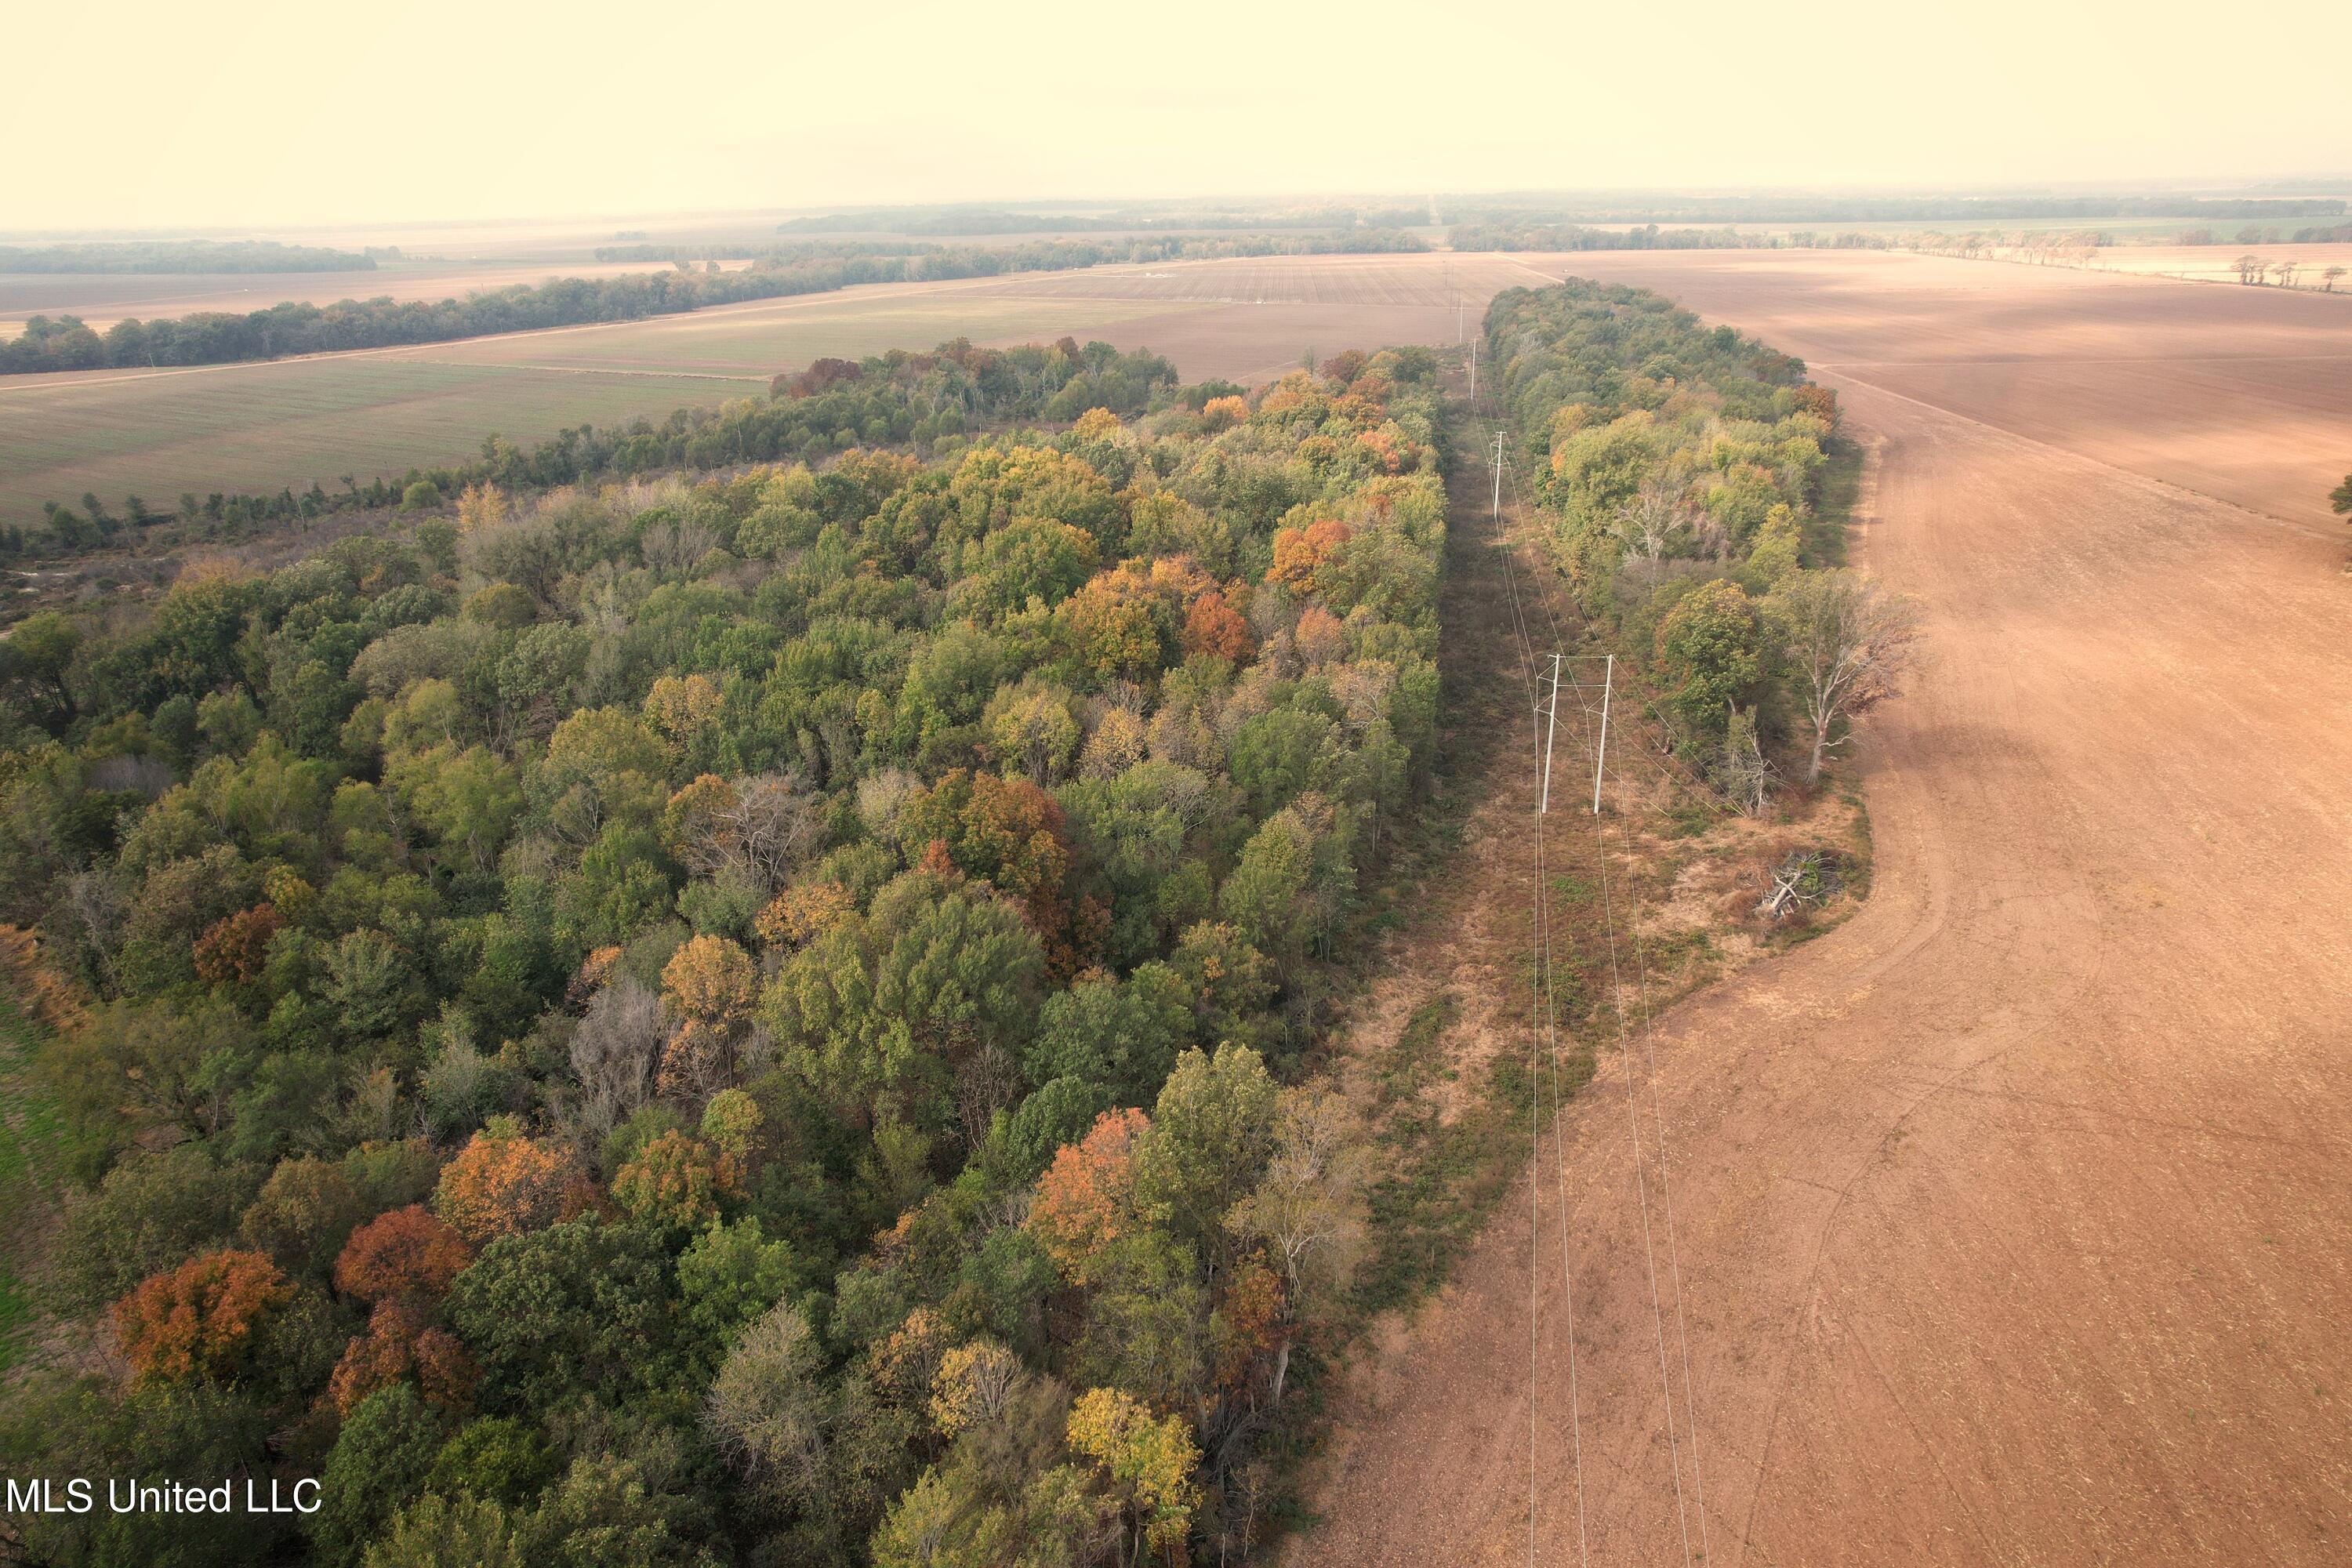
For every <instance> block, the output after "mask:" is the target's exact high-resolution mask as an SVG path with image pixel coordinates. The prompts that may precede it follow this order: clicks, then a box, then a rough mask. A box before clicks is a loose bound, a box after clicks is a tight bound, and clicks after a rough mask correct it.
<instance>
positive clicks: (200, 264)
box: [0, 239, 375, 272]
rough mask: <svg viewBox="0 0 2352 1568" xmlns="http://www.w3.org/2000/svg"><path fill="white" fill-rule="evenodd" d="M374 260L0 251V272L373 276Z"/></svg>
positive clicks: (270, 253)
mask: <svg viewBox="0 0 2352 1568" xmlns="http://www.w3.org/2000/svg"><path fill="white" fill-rule="evenodd" d="M374 270H375V258H374V256H373V255H369V254H362V253H361V252H359V251H354V250H330V249H327V248H325V247H320V246H315V245H281V244H279V243H278V241H276V240H274V239H233V240H209V239H186V240H105V241H99V242H95V243H90V244H82V245H0V272H373V271H374Z"/></svg>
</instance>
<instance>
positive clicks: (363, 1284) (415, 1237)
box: [335, 1204, 474, 1301]
mask: <svg viewBox="0 0 2352 1568" xmlns="http://www.w3.org/2000/svg"><path fill="white" fill-rule="evenodd" d="M473 1257H474V1251H473V1248H472V1247H468V1246H467V1245H466V1238H465V1237H462V1236H460V1235H458V1234H457V1231H456V1230H455V1229H453V1228H451V1227H450V1226H447V1225H446V1224H444V1223H442V1222H441V1221H440V1220H437V1219H436V1218H434V1217H433V1215H431V1214H430V1213H428V1212H427V1211H426V1210H425V1205H422V1204H411V1205H408V1206H407V1207H406V1208H401V1209H394V1210H393V1211H392V1212H391V1213H390V1214H386V1215H377V1216H376V1217H375V1218H374V1219H372V1220H370V1221H368V1222H367V1224H365V1225H363V1226H360V1227H359V1228H358V1229H357V1230H355V1231H353V1232H352V1235H351V1239H350V1240H348V1241H346V1242H344V1243H343V1250H342V1251H341V1253H340V1254H339V1255H338V1256H337V1257H336V1258H335V1289H338V1290H340V1291H341V1292H342V1293H343V1294H344V1295H346V1296H350V1297H352V1298H353V1299H354V1300H361V1301H385V1300H393V1299H394V1298H395V1297H418V1298H423V1299H425V1300H438V1299H439V1298H440V1296H441V1293H442V1292H443V1291H445V1290H446V1289H448V1288H449V1281H450V1280H452V1279H456V1278H457V1272H458V1270H460V1269H462V1268H465V1267H466V1265H467V1264H468V1263H470V1262H472V1261H473Z"/></svg>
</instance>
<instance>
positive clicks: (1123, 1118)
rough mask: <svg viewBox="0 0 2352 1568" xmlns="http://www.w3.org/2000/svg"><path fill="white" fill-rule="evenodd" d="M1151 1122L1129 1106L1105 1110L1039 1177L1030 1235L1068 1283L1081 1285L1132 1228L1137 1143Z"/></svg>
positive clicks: (1030, 1223) (1066, 1146)
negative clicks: (1110, 1246)
mask: <svg viewBox="0 0 2352 1568" xmlns="http://www.w3.org/2000/svg"><path fill="white" fill-rule="evenodd" d="M1150 1124H1151V1119H1150V1117H1148V1116H1146V1115H1144V1113H1143V1112H1142V1111H1140V1110H1135V1109H1133V1108H1132V1107H1129V1108H1128V1109H1125V1110H1106V1111H1104V1112H1103V1113H1102V1114H1101V1115H1100V1116H1097V1118H1095V1124H1094V1127H1093V1129H1092V1130H1091V1131H1088V1132H1087V1135H1086V1137H1085V1138H1084V1139H1082V1140H1081V1141H1080V1142H1076V1143H1070V1144H1065V1145H1064V1146H1063V1147H1062V1148H1061V1149H1060V1150H1059V1151H1057V1152H1055V1155H1054V1163H1053V1164H1051V1165H1050V1166H1048V1167H1047V1168H1046V1171H1045V1174H1044V1175H1042V1176H1040V1177H1038V1178H1037V1193H1036V1196H1035V1197H1034V1198H1033V1199H1032V1200H1031V1201H1030V1205H1029V1231H1030V1234H1031V1235H1033V1236H1034V1237H1036V1238H1037V1242H1038V1245H1040V1246H1042V1247H1045V1252H1046V1255H1047V1256H1048V1257H1050V1258H1053V1260H1054V1262H1055V1264H1056V1265H1057V1266H1058V1267H1059V1268H1061V1270H1062V1272H1063V1274H1064V1275H1066V1277H1068V1278H1069V1279H1076V1280H1079V1281H1081V1282H1083V1281H1084V1280H1085V1279H1086V1278H1087V1272H1088V1269H1089V1267H1090V1265H1091V1264H1092V1262H1093V1260H1094V1258H1095V1255H1096V1254H1097V1252H1099V1251H1100V1250H1101V1249H1102V1247H1104V1246H1106V1245H1107V1244H1108V1243H1110V1242H1112V1241H1116V1240H1117V1239H1118V1237H1120V1236H1121V1235H1123V1234H1125V1233H1126V1232H1127V1231H1129V1229H1131V1228H1133V1226H1134V1225H1135V1144H1136V1141H1137V1140H1138V1139H1139V1138H1140V1137H1141V1136H1142V1135H1143V1131H1144V1129H1145V1128H1147V1127H1149V1126H1150Z"/></svg>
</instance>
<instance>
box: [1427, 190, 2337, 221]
mask: <svg viewBox="0 0 2352 1568" xmlns="http://www.w3.org/2000/svg"><path fill="white" fill-rule="evenodd" d="M1449 211H1450V213H1451V216H1452V217H1453V219H1454V222H1456V223H1465V224H1476V223H1512V222H1519V223H1677V224H1725V223H1951V222H1960V223H1990V222H1991V221H1993V220H1995V219H1999V218H2101V217H2108V218H2150V217H2192V218H2216V219H2219V218H2290V217H2342V216H2346V213H2347V206H2346V204H2345V203H2344V202H2343V201H2341V200H2339V199H2336V198H2304V197H2294V198H2287V197H2252V198H2209V197H2195V196H2030V195H2029V196H1853V197H1849V196H1707V197H1689V196H1675V195H1671V194H1654V195H1653V194H1646V193H1636V194H1633V195H1625V196H1620V197H1614V198H1611V197H1595V198H1593V199H1591V201H1587V202H1565V203H1561V204H1559V205H1551V206H1540V205H1518V206H1505V205H1475V204H1474V205H1464V206H1459V207H1451V208H1449Z"/></svg>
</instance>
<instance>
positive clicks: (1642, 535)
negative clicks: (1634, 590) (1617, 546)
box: [1615, 479, 1690, 588]
mask: <svg viewBox="0 0 2352 1568" xmlns="http://www.w3.org/2000/svg"><path fill="white" fill-rule="evenodd" d="M1689 524H1690V516H1689V513H1688V512H1687V511H1686V510H1685V509H1684V506H1683V498H1682V492H1681V490H1680V489H1679V488H1677V487H1670V486H1668V485H1666V484H1664V483H1662V482H1660V481H1659V480H1657V479H1649V480H1647V481H1645V482H1644V483H1643V486H1642V489H1641V491H1640V493H1639V494H1637V495H1635V496H1634V498H1633V500H1630V501H1627V502H1626V503H1625V504H1624V505H1623V506H1621V507H1619V508H1618V509H1617V527H1616V529H1615V532H1616V535H1617V537H1618V539H1619V540H1621V541H1622V542H1623V543H1624V546H1625V556H1626V559H1628V560H1638V561H1641V562H1643V563H1646V565H1647V566H1648V568H1649V571H1648V576H1649V579H1650V586H1651V587H1653V588H1654V587H1656V586H1657V585H1658V567H1659V563H1660V562H1662V561H1664V559H1665V557H1666V552H1668V551H1669V550H1671V549H1673V548H1674V542H1675V537H1676V536H1677V535H1679V534H1680V533H1681V532H1682V531H1684V530H1685V528H1687V527H1688V526H1689Z"/></svg>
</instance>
